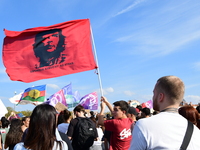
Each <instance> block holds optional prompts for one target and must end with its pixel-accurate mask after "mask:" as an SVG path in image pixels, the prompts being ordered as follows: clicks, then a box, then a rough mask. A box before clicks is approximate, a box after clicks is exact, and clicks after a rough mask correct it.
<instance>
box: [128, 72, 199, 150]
mask: <svg viewBox="0 0 200 150" xmlns="http://www.w3.org/2000/svg"><path fill="white" fill-rule="evenodd" d="M183 96H184V83H183V82H182V81H181V79H180V78H178V77H176V76H164V77H161V78H160V79H158V81H157V83H156V85H155V88H154V90H153V109H154V110H156V111H160V113H159V114H157V115H155V116H152V117H149V118H146V119H140V120H139V121H137V123H136V124H135V126H134V129H133V132H132V141H131V146H130V149H129V150H152V149H153V150H160V149H165V150H179V149H180V147H181V145H182V142H183V138H184V136H185V132H186V129H187V125H188V121H187V120H186V119H185V118H184V117H182V116H181V115H179V114H178V108H179V104H180V103H181V102H182V100H183ZM199 137H200V130H199V129H198V128H197V127H196V126H194V130H193V133H192V137H191V140H190V143H189V145H188V149H191V150H199V148H200V142H199Z"/></svg>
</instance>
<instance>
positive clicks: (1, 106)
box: [0, 99, 8, 118]
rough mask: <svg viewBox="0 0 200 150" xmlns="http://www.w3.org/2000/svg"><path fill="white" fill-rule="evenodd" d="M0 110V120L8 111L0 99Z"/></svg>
mask: <svg viewBox="0 0 200 150" xmlns="http://www.w3.org/2000/svg"><path fill="white" fill-rule="evenodd" d="M0 110H1V111H0V118H1V117H3V116H5V114H7V113H8V110H7V108H6V107H5V105H4V104H3V102H2V101H1V99H0Z"/></svg>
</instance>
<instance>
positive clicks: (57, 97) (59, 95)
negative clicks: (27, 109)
mask: <svg viewBox="0 0 200 150" xmlns="http://www.w3.org/2000/svg"><path fill="white" fill-rule="evenodd" d="M58 102H60V103H62V104H63V105H65V106H67V103H66V100H65V96H64V94H63V90H60V91H58V92H56V93H55V94H53V95H51V96H50V97H49V100H48V101H47V102H46V103H48V104H49V105H52V106H55V105H56V104H57V103H58Z"/></svg>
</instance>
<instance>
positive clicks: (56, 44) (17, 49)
mask: <svg viewBox="0 0 200 150" xmlns="http://www.w3.org/2000/svg"><path fill="white" fill-rule="evenodd" d="M4 33H5V35H6V37H5V38H4V43H3V63H4V65H5V67H6V72H7V74H8V76H9V77H10V79H11V80H13V81H22V82H33V81H37V80H41V79H47V78H54V77H59V76H63V75H68V74H73V73H78V72H83V71H88V70H92V69H96V68H97V65H96V62H95V59H94V55H93V51H92V44H91V32H90V22H89V19H80V20H72V21H67V22H63V23H59V24H55V25H51V26H46V27H36V28H30V29H26V30H23V31H9V30H6V29H4Z"/></svg>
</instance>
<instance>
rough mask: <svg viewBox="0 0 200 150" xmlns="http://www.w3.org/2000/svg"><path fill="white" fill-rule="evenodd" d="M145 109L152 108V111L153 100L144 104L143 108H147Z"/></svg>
mask: <svg viewBox="0 0 200 150" xmlns="http://www.w3.org/2000/svg"><path fill="white" fill-rule="evenodd" d="M145 107H147V108H150V109H151V108H153V102H152V100H149V101H147V102H145V103H142V108H145Z"/></svg>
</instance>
